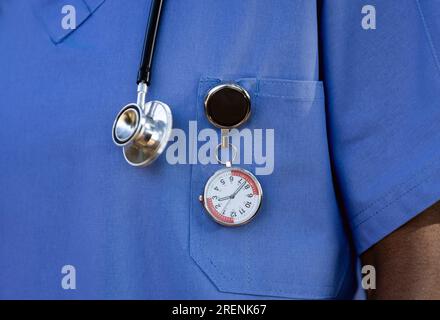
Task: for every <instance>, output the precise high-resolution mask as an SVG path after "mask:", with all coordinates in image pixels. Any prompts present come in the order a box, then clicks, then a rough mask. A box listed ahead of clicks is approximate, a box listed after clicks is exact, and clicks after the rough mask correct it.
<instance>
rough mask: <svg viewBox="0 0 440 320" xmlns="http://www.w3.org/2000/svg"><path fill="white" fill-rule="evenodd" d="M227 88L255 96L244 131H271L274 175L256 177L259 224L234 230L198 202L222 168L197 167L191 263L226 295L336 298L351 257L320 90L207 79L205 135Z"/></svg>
mask: <svg viewBox="0 0 440 320" xmlns="http://www.w3.org/2000/svg"><path fill="white" fill-rule="evenodd" d="M222 82H227V83H231V82H233V83H237V84H239V85H241V86H242V87H244V88H246V90H247V91H248V92H249V93H250V95H251V100H252V111H251V117H250V120H249V121H248V122H247V123H246V124H245V125H244V126H243V127H246V128H247V129H250V130H251V131H253V132H254V133H255V132H256V130H254V129H262V130H263V132H264V130H265V129H268V128H270V129H273V131H274V142H275V145H274V151H275V152H274V168H273V172H272V173H271V174H269V175H260V176H257V177H258V179H259V180H260V182H261V185H262V188H263V193H264V197H263V202H262V206H261V208H260V212H259V213H258V214H257V216H256V218H255V219H254V220H252V221H251V222H250V223H249V224H247V225H244V226H240V227H235V228H231V227H229V228H228V227H224V226H221V225H219V224H217V223H215V222H214V221H213V220H212V219H211V218H210V217H209V216H208V215H207V214H206V212H205V209H204V208H203V206H202V205H201V203H200V202H199V200H198V196H199V195H200V194H202V192H203V188H204V185H205V183H206V181H207V179H208V178H209V177H210V176H211V175H212V174H213V173H214V172H215V171H216V170H219V169H221V168H222V166H221V165H219V164H209V165H200V164H197V165H193V167H192V173H191V197H192V199H191V201H192V204H191V209H190V255H191V257H192V258H193V259H194V261H195V262H196V263H197V264H198V265H199V267H200V268H201V269H202V270H203V271H204V273H205V274H206V275H207V276H208V277H209V278H210V279H211V281H212V282H213V283H214V284H215V285H216V287H217V288H218V289H219V290H220V291H223V292H232V293H240V294H250V295H262V296H273V297H287V298H306V299H309V298H312V299H313V298H333V297H336V296H337V294H338V292H339V290H340V288H341V286H342V283H343V280H344V274H345V271H346V270H347V268H348V267H349V265H350V262H349V260H348V259H349V258H348V257H349V256H350V254H349V249H348V246H347V240H346V239H345V238H344V231H343V227H342V223H341V218H340V214H339V211H338V208H337V204H336V201H335V196H334V192H333V186H332V179H331V171H330V166H329V156H328V147H327V135H326V125H325V111H324V93H323V86H322V83H321V82H314V81H293V80H281V79H280V80H277V79H275V80H274V79H235V80H233V81H229V80H227V81H224V80H222V79H220V78H219V79H202V80H201V81H200V83H199V90H198V92H199V93H198V100H197V101H198V102H197V116H196V118H197V125H198V127H199V130H200V129H203V128H212V126H211V125H210V124H209V122H208V121H207V120H206V117H205V114H204V107H203V101H204V98H205V94H206V92H208V90H209V89H210V88H212V87H214V86H216V85H218V84H220V83H222ZM254 142H255V141H254ZM254 146H255V144H254ZM198 149H199V150H200V146H199V147H198ZM255 150H256V149H255ZM255 150H254V152H255ZM267 156H270V155H267ZM238 166H240V167H243V168H245V169H247V170H249V171H251V172H253V173H255V172H256V171H255V169H256V167H258V166H256V165H253V164H249V165H246V164H243V162H241V164H240V165H238Z"/></svg>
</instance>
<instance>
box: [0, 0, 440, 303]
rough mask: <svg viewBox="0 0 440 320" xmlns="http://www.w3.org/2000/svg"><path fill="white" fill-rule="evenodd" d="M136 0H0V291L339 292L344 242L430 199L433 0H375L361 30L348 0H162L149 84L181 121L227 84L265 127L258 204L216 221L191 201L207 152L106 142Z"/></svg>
mask: <svg viewBox="0 0 440 320" xmlns="http://www.w3.org/2000/svg"><path fill="white" fill-rule="evenodd" d="M150 2H151V1H149V0H132V1H129V2H127V1H122V0H119V1H118V0H69V1H63V0H53V1H48V0H34V1H26V0H16V1H2V2H1V3H0V120H1V125H2V129H1V130H0V140H1V141H2V152H1V153H0V298H8V299H9V298H40V299H45V298H57V299H58V298H60V299H78V298H85V299H91V298H122V299H126V298H135V299H147V298H156V299H163V298H165V299H168V298H176V299H238V298H240V299H248V298H254V299H255V298H268V297H270V298H294V299H304V298H306V299H309V298H311V299H320V298H326V299H331V298H351V297H352V296H353V292H354V290H355V288H356V276H355V273H356V272H355V263H356V256H357V255H358V254H360V253H361V252H363V251H365V250H366V249H367V248H369V247H370V246H372V245H373V244H374V243H376V242H377V241H379V240H380V239H382V238H383V237H385V236H386V235H387V234H389V233H390V232H392V231H393V230H395V229H396V228H398V227H399V226H401V225H402V224H404V223H405V222H407V221H408V220H409V219H411V218H412V217H414V216H415V215H417V214H418V213H420V212H421V211H423V210H424V209H425V208H427V207H428V206H429V205H431V204H433V203H434V202H435V201H437V200H438V199H439V198H440V183H439V181H440V148H439V147H440V130H439V129H440V108H439V98H438V88H440V77H439V76H440V74H439V72H440V62H439V58H438V54H439V53H440V51H438V50H440V49H437V48H440V33H439V32H438V30H440V22H439V21H438V19H436V17H437V16H438V15H439V14H440V3H437V2H436V1H428V0H424V1H422V0H420V1H417V0H399V1H398V4H397V1H384V0H383V1H375V8H376V12H377V28H376V29H373V30H364V29H363V28H362V25H361V21H362V18H363V17H364V15H363V14H362V13H361V10H362V7H363V6H364V5H367V4H368V3H364V1H360V0H327V1H325V0H324V1H322V2H316V1H313V0H279V1H262V0H242V1H234V0H223V1H216V0H203V1H202V0H186V1H179V0H169V1H167V2H166V4H165V7H164V11H163V13H162V20H161V26H160V31H159V37H158V42H157V46H156V53H155V60H154V67H153V68H154V70H153V83H152V86H151V88H150V91H149V99H159V100H162V101H165V102H167V103H168V104H169V105H170V106H171V107H172V111H173V115H174V127H175V128H179V129H181V130H184V131H185V132H186V133H187V134H188V133H189V131H190V130H189V121H197V128H198V130H202V129H204V128H212V126H211V125H210V124H209V122H208V121H207V120H206V118H205V115H204V113H203V99H204V97H205V95H206V92H207V91H208V90H209V89H210V88H212V87H214V86H215V85H217V84H219V83H223V82H233V83H237V84H239V85H241V86H243V87H244V88H246V89H247V90H248V91H249V93H250V95H251V99H252V103H253V109H252V116H251V118H250V120H249V122H247V123H246V125H245V127H246V128H249V129H274V132H275V158H274V159H275V166H274V170H273V173H272V174H270V175H261V176H259V177H258V179H259V180H260V182H261V184H262V186H263V189H264V199H263V205H262V208H261V212H260V213H259V215H258V216H257V217H256V218H255V220H253V221H252V222H251V223H250V224H248V225H246V226H242V227H239V228H225V227H222V226H220V225H218V224H216V223H215V222H213V221H212V220H211V219H210V218H209V217H208V215H206V214H205V212H204V209H203V207H202V206H201V204H200V203H199V201H198V199H197V197H198V195H199V194H200V193H202V191H203V187H204V184H205V182H206V180H207V179H208V177H209V176H210V175H211V174H212V173H214V172H215V171H216V170H218V169H220V168H221V166H219V165H202V164H200V163H197V164H180V165H171V164H169V163H168V162H167V161H166V158H165V156H162V157H161V158H159V159H158V160H157V161H156V162H155V163H154V164H153V165H151V166H150V167H148V168H144V169H139V168H134V167H130V166H129V165H127V163H126V162H125V160H124V159H123V156H122V154H121V150H120V149H119V148H116V147H115V146H114V144H113V142H112V139H111V128H112V123H113V120H114V117H115V115H116V114H117V112H118V111H119V109H120V108H121V107H122V106H123V105H125V104H127V103H129V102H134V101H135V98H136V97H135V95H136V83H135V80H136V74H137V68H138V63H139V59H140V53H141V49H142V43H143V36H144V30H145V25H146V23H147V18H148V11H149V6H150ZM66 4H70V5H73V6H74V7H75V8H76V15H77V17H76V19H77V21H76V23H77V25H78V26H77V28H76V29H75V30H65V29H63V28H62V27H61V20H62V17H63V16H64V14H62V13H61V8H62V7H63V5H66ZM173 139H175V137H174V138H173ZM198 144H199V145H200V144H201V142H198ZM199 145H198V146H199ZM193 147H194V146H193ZM188 157H190V155H188ZM256 166H257V165H256V164H248V165H242V167H243V168H245V169H248V170H250V171H252V172H255V168H256ZM64 265H72V266H74V267H75V270H76V289H75V290H65V289H63V287H62V285H61V283H62V278H63V276H64V274H62V273H61V268H62V267H63V266H64Z"/></svg>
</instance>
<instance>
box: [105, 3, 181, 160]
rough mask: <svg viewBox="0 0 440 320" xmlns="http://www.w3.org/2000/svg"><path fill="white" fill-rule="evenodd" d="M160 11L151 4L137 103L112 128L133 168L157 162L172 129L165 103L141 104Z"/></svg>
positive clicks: (149, 68)
mask: <svg viewBox="0 0 440 320" xmlns="http://www.w3.org/2000/svg"><path fill="white" fill-rule="evenodd" d="M162 7H163V0H153V1H152V4H151V8H150V15H149V20H148V24H147V29H146V31H145V37H144V45H143V50H142V58H141V63H140V66H139V72H138V75H137V102H136V103H129V104H127V105H126V106H124V107H123V108H122V109H121V111H119V113H118V115H117V116H116V119H115V121H114V123H113V128H112V135H113V141H114V143H115V144H116V145H117V146H119V147H122V148H123V153H124V157H125V160H127V162H128V163H129V164H131V165H132V166H137V167H139V166H146V165H149V164H151V163H152V162H153V161H154V160H156V159H157V157H158V156H159V155H160V154H161V153H162V152H163V150H164V149H165V147H166V145H167V142H168V139H169V137H170V135H171V130H172V126H173V117H172V115H171V109H170V107H169V106H168V105H167V104H166V103H164V102H161V101H157V100H155V101H148V102H145V97H146V95H147V91H148V87H149V86H150V83H151V67H152V62H153V55H154V45H155V43H156V36H157V31H158V27H159V21H160V14H161V11H162Z"/></svg>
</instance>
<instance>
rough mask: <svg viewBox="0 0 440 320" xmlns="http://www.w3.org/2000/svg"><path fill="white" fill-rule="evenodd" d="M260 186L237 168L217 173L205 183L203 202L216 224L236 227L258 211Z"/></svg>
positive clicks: (251, 176)
mask: <svg viewBox="0 0 440 320" xmlns="http://www.w3.org/2000/svg"><path fill="white" fill-rule="evenodd" d="M261 199H262V189H261V185H260V183H259V182H258V180H257V178H255V177H254V176H253V175H252V174H251V173H250V172H248V171H246V170H244V169H240V168H226V169H222V170H219V171H217V172H216V173H215V174H214V175H213V176H212V177H211V178H210V179H209V180H208V182H207V183H206V186H205V193H204V195H203V202H204V206H205V209H206V210H207V211H208V213H209V215H210V216H211V217H212V218H213V219H214V220H215V221H216V222H218V223H220V224H223V225H226V226H238V225H242V224H245V223H247V222H249V221H250V220H251V219H252V218H253V217H254V216H255V214H256V213H257V212H258V209H259V208H260V204H261Z"/></svg>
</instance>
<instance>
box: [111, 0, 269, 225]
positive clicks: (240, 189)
mask: <svg viewBox="0 0 440 320" xmlns="http://www.w3.org/2000/svg"><path fill="white" fill-rule="evenodd" d="M162 6H163V0H153V2H152V4H151V9H150V17H149V22H148V25H147V30H146V32H145V38H144V46H143V53H142V60H141V64H140V67H139V72H138V77H137V85H138V89H137V102H136V103H130V104H128V105H126V106H124V107H123V108H122V109H121V111H120V112H119V113H118V115H117V116H116V119H115V121H114V123H113V130H112V131H113V141H114V142H115V144H116V145H118V146H120V147H123V153H124V157H125V159H126V160H127V162H128V163H129V164H131V165H133V166H146V165H149V164H151V163H152V162H153V161H154V160H156V159H157V157H158V156H159V155H160V154H161V153H162V152H163V150H164V149H165V147H166V145H167V142H168V139H169V138H170V135H171V130H172V122H173V120H172V116H171V110H170V107H169V106H168V105H167V104H165V103H163V102H161V101H149V102H147V103H146V102H145V96H146V94H147V89H148V86H149V85H150V81H151V66H152V61H153V54H154V44H155V42H156V35H157V31H158V27H159V20H160V14H161V10H162ZM204 105H205V115H206V117H207V119H208V121H209V122H210V123H211V124H212V125H213V126H215V127H217V128H218V129H220V130H221V143H220V144H219V145H218V146H217V147H216V148H215V151H214V154H215V158H216V160H217V162H218V163H219V164H221V165H224V166H225V168H222V169H220V170H217V171H216V172H215V173H214V174H213V175H212V176H211V177H210V178H209V179H208V181H207V182H206V184H205V188H204V192H203V194H201V195H200V196H199V200H200V201H201V203H202V204H203V206H204V207H205V209H206V213H207V214H208V215H209V216H210V217H211V218H212V219H213V220H214V221H215V222H217V223H219V224H221V225H223V226H228V227H234V226H240V225H243V224H246V223H248V222H249V221H251V220H252V219H253V218H254V217H255V215H256V214H257V212H258V211H259V209H260V206H261V203H262V197H263V189H262V187H261V185H260V182H259V181H258V179H257V178H256V177H255V176H254V175H253V174H252V173H250V172H249V171H247V170H245V169H242V168H240V167H236V166H232V162H233V161H234V159H235V158H236V156H237V148H236V147H235V146H234V145H233V144H231V143H230V141H229V131H230V129H234V128H238V127H239V126H241V125H242V124H244V123H245V122H246V121H247V120H248V118H249V116H250V113H251V98H250V95H249V93H248V92H247V91H246V90H245V89H244V88H242V87H241V86H239V85H238V84H234V83H222V84H219V85H217V86H215V87H214V88H212V89H211V90H209V92H208V93H207V95H206V97H205V101H204ZM221 150H223V151H224V150H232V158H233V159H231V160H228V161H223V160H222V159H221V157H220V156H219V154H220V151H221Z"/></svg>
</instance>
